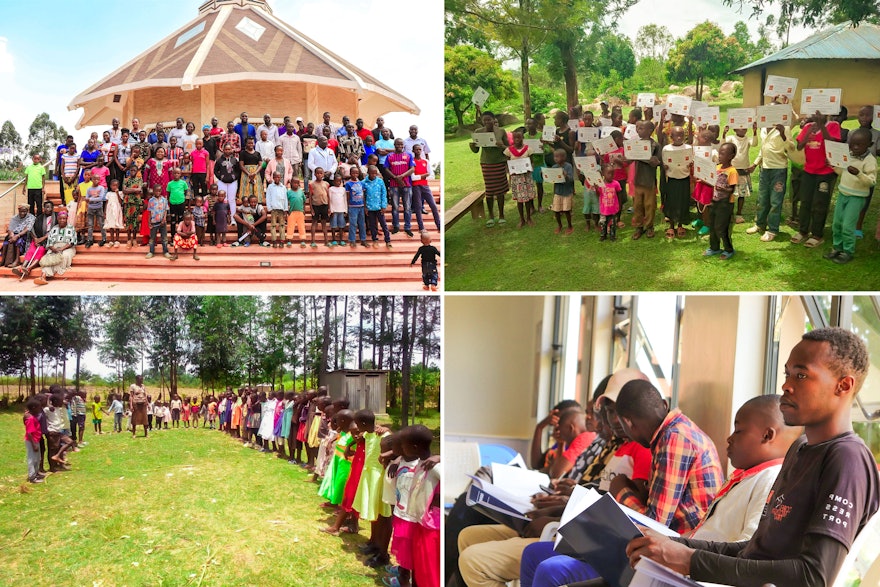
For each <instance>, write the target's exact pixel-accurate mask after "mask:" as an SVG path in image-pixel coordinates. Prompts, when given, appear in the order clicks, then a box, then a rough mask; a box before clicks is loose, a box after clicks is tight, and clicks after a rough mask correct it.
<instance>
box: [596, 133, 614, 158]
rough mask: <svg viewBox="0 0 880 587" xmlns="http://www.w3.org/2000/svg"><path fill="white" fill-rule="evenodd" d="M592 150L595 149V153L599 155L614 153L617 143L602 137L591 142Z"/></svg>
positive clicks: (609, 138)
mask: <svg viewBox="0 0 880 587" xmlns="http://www.w3.org/2000/svg"><path fill="white" fill-rule="evenodd" d="M592 144H593V148H594V149H596V152H597V153H599V154H600V155H604V154H605V153H610V152H611V151H616V150H617V149H618V147H617V143H615V142H614V139H613V138H611V137H602V138H601V139H596V140H595V141H593V143H592Z"/></svg>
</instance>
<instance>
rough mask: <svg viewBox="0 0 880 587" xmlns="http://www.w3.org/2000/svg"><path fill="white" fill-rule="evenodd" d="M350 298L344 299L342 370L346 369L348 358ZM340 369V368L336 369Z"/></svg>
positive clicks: (345, 297)
mask: <svg viewBox="0 0 880 587" xmlns="http://www.w3.org/2000/svg"><path fill="white" fill-rule="evenodd" d="M347 347H348V296H343V298H342V368H343V369H345V361H346V357H347V356H348V351H347ZM336 368H337V369H338V368H339V367H338V366H337V367H336Z"/></svg>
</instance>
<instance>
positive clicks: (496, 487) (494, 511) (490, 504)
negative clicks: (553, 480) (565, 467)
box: [465, 455, 550, 532]
mask: <svg viewBox="0 0 880 587" xmlns="http://www.w3.org/2000/svg"><path fill="white" fill-rule="evenodd" d="M471 479H473V482H472V483H471V486H470V487H469V488H468V491H467V495H466V496H465V503H467V505H469V506H470V507H472V508H474V509H476V510H477V511H479V512H480V513H482V514H483V515H485V516H487V517H489V518H492V519H493V520H495V521H496V522H498V523H499V524H503V525H505V526H507V527H509V528H512V529H514V530H516V531H517V532H522V530H523V528H525V526H526V525H527V524H528V523H529V522H531V520H530V519H529V518H528V517H526V515H525V514H526V513H528V512H530V511H532V510H533V509H534V506H533V505H532V501H531V500H532V496H533V495H535V494H536V493H542V492H543V489H542V486H544V487H546V486H548V485H549V484H550V478H549V477H548V476H547V475H546V474H544V473H541V472H540V471H532V470H529V469H527V468H526V467H525V461H524V460H523V458H522V456H521V455H517V456H516V457H514V458H513V459H512V460H511V461H510V462H509V463H508V464H507V465H502V464H500V463H492V482H491V483H490V482H488V481H486V480H484V479H478V478H477V477H471Z"/></svg>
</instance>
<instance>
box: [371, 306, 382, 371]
mask: <svg viewBox="0 0 880 587" xmlns="http://www.w3.org/2000/svg"><path fill="white" fill-rule="evenodd" d="M370 320H371V321H370V324H371V328H370V348H371V350H372V351H373V354H372V357H371V359H370V361H371V362H372V363H373V369H381V368H382V367H381V366H379V367H376V298H373V299H372V300H371V301H370Z"/></svg>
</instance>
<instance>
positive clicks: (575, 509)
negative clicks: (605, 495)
mask: <svg viewBox="0 0 880 587" xmlns="http://www.w3.org/2000/svg"><path fill="white" fill-rule="evenodd" d="M600 497H602V495H601V494H600V493H599V492H598V491H596V490H595V489H593V488H592V487H591V488H589V489H587V488H586V487H583V486H581V485H575V486H574V487H573V488H572V490H571V495H570V496H569V498H568V503H567V504H566V505H565V509H564V510H563V511H562V517H561V518H560V519H559V527H560V528H562V526H564V525H565V524H567V523H569V522H570V521H572V520H573V519H575V518H576V517H577V516H578V514H580V513H581V512H582V511H584V510H585V509H587V508H588V507H590V506H591V505H593V504H594V503H596V502H597V501H598V500H599V498H600ZM561 538H562V535H561V534H559V532H557V533H556V541H555V543H554V547H555V546H556V545H558V544H559V541H560V540H561Z"/></svg>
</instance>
